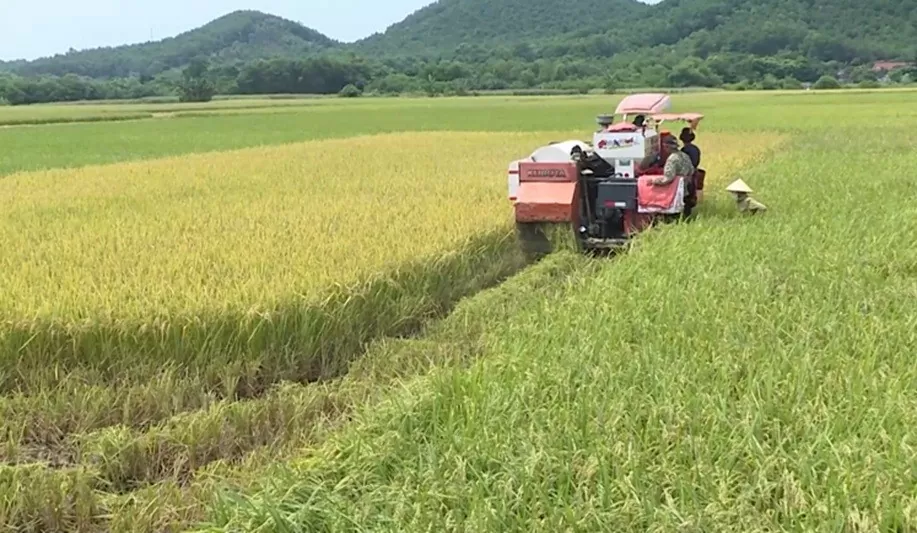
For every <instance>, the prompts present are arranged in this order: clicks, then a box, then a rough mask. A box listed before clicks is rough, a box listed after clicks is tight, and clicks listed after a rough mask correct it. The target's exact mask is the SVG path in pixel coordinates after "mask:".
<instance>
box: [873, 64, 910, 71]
mask: <svg viewBox="0 0 917 533" xmlns="http://www.w3.org/2000/svg"><path fill="white" fill-rule="evenodd" d="M911 65H913V63H910V62H908V61H876V62H875V63H873V64H872V71H873V72H891V71H893V70H897V69H899V68H905V67H909V66H911Z"/></svg>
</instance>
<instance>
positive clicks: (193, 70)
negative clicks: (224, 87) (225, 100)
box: [178, 58, 216, 102]
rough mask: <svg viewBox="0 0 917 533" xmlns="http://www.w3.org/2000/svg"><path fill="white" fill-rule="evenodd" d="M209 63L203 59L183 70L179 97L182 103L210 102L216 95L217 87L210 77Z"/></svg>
mask: <svg viewBox="0 0 917 533" xmlns="http://www.w3.org/2000/svg"><path fill="white" fill-rule="evenodd" d="M209 73H210V69H209V65H208V63H207V61H206V60H205V59H201V58H195V59H193V60H191V62H190V63H189V64H188V66H187V67H185V68H184V70H182V77H181V80H179V82H178V97H179V100H180V101H182V102H209V101H210V100H212V99H213V95H214V94H216V86H215V85H214V83H213V81H211V80H210V77H209Z"/></svg>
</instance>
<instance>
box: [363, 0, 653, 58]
mask: <svg viewBox="0 0 917 533" xmlns="http://www.w3.org/2000/svg"><path fill="white" fill-rule="evenodd" d="M649 10H650V6H649V5H647V4H645V3H642V2H638V1H637V0H579V1H576V2H567V1H563V0H439V1H438V2H435V3H433V4H431V5H429V6H427V7H424V8H422V9H420V10H418V11H416V12H415V13H413V14H411V15H409V16H408V17H407V18H405V19H404V20H403V21H401V22H399V23H397V24H394V25H393V26H391V27H389V28H388V29H387V30H386V31H385V32H384V33H380V34H375V35H372V36H370V37H368V38H366V39H363V40H362V41H359V42H358V43H356V45H355V49H356V50H357V51H359V52H362V53H367V54H396V55H426V54H429V53H430V52H437V53H439V52H442V53H446V54H448V53H449V52H451V51H453V50H455V49H456V47H458V46H460V45H462V44H466V45H472V44H473V45H478V46H481V47H488V46H492V45H516V44H523V43H533V42H541V41H545V40H548V39H551V38H557V37H561V36H563V38H564V39H565V40H576V39H588V38H592V37H604V36H607V35H609V34H612V35H613V34H617V33H620V32H618V31H617V30H618V29H620V28H629V27H630V26H631V24H632V23H633V22H634V21H637V20H640V19H641V18H642V17H641V15H643V14H645V13H647V12H649Z"/></svg>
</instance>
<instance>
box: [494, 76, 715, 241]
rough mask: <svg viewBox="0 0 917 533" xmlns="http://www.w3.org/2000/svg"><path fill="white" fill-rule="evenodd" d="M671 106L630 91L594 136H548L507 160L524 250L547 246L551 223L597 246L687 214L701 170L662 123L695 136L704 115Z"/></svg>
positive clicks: (600, 120)
mask: <svg viewBox="0 0 917 533" xmlns="http://www.w3.org/2000/svg"><path fill="white" fill-rule="evenodd" d="M670 107H671V100H670V98H669V96H668V95H665V94H658V93H650V94H635V95H631V96H628V97H626V98H624V99H623V100H622V101H621V103H620V104H618V107H617V109H616V110H615V113H614V115H611V116H609V115H599V116H598V117H597V122H598V126H599V128H598V130H597V131H596V132H595V133H594V134H593V139H592V143H591V144H587V143H585V142H583V141H578V140H568V141H564V142H557V143H551V144H549V145H547V146H543V147H541V148H539V149H537V150H535V151H534V152H533V153H532V154H531V155H530V156H529V157H528V158H526V159H521V160H517V161H514V162H512V163H511V164H510V166H509V171H508V172H509V177H508V181H509V198H510V200H511V201H512V202H513V204H514V207H515V215H516V226H517V229H518V231H519V235H520V238H521V240H522V243H523V246H524V247H525V248H526V249H527V251H529V252H534V253H547V252H550V243H549V239H548V238H547V237H546V235H545V230H546V228H547V226H549V225H560V226H566V227H569V228H571V229H572V230H573V232H574V234H575V238H576V240H577V243H578V245H579V246H580V248H581V249H583V250H596V249H609V248H616V247H619V246H621V245H623V244H626V243H627V242H628V240H629V239H630V238H631V237H632V236H633V235H634V234H635V233H637V232H639V231H641V230H643V229H645V228H647V227H648V226H650V225H652V224H653V223H655V222H656V221H658V220H660V219H665V220H671V219H678V218H681V217H685V216H690V214H691V212H692V210H693V208H694V207H695V206H696V205H697V202H698V198H699V192H700V191H702V190H703V184H704V178H705V175H706V172H705V171H704V170H703V169H701V168H694V165H693V164H692V163H691V159H690V158H689V156H688V155H687V154H685V153H684V152H682V151H681V150H679V148H678V141H677V140H676V139H675V137H674V136H673V135H672V133H671V132H669V131H666V130H663V129H661V126H662V125H663V124H664V123H666V122H670V121H674V122H681V123H685V124H687V126H686V127H685V130H687V133H688V134H690V136H691V137H693V132H694V131H696V130H697V129H698V126H699V124H700V121H701V120H702V119H703V118H704V116H703V115H701V114H699V113H668V112H667V111H668V110H669V109H670ZM616 117H618V118H617V119H616Z"/></svg>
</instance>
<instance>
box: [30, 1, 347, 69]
mask: <svg viewBox="0 0 917 533" xmlns="http://www.w3.org/2000/svg"><path fill="white" fill-rule="evenodd" d="M337 44H338V43H337V42H335V41H334V40H332V39H330V38H329V37H327V36H325V35H323V34H321V33H319V32H318V31H315V30H313V29H311V28H307V27H305V26H303V25H302V24H299V23H297V22H293V21H290V20H286V19H283V18H280V17H276V16H273V15H267V14H264V13H261V12H258V11H235V12H233V13H230V14H228V15H225V16H222V17H220V18H218V19H216V20H214V21H212V22H210V23H208V24H206V25H204V26H201V27H200V28H197V29H194V30H191V31H188V32H185V33H182V34H180V35H177V36H175V37H171V38H168V39H163V40H161V41H155V42H149V43H142V44H134V45H125V46H118V47H109V48H97V49H92V50H85V51H71V52H70V53H68V54H61V55H57V56H53V57H48V58H42V59H38V60H35V61H31V62H25V63H19V64H17V65H12V70H13V71H15V72H16V73H17V74H21V75H25V76H28V75H38V74H51V75H57V76H63V75H66V74H76V75H79V76H88V77H91V78H112V77H128V76H141V77H147V76H155V75H157V74H160V73H162V72H165V71H167V70H169V69H176V68H181V67H184V66H185V65H187V64H188V63H190V62H191V60H192V59H194V58H196V57H204V58H209V60H210V61H211V62H212V63H217V64H229V63H234V62H239V61H251V60H255V59H261V58H267V57H288V58H289V57H303V56H305V55H311V54H314V53H315V52H318V51H320V50H323V49H327V48H329V47H333V46H335V45H337Z"/></svg>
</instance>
